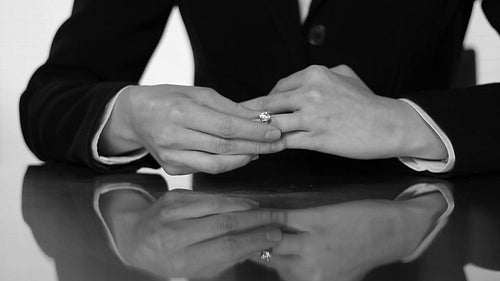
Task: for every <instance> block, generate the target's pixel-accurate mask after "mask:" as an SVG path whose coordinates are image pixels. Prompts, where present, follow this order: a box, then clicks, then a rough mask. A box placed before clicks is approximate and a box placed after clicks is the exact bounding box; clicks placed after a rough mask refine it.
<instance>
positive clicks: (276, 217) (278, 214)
mask: <svg viewBox="0 0 500 281" xmlns="http://www.w3.org/2000/svg"><path fill="white" fill-rule="evenodd" d="M270 218H271V223H274V224H286V223H287V212H286V211H283V210H273V211H271V213H270Z"/></svg>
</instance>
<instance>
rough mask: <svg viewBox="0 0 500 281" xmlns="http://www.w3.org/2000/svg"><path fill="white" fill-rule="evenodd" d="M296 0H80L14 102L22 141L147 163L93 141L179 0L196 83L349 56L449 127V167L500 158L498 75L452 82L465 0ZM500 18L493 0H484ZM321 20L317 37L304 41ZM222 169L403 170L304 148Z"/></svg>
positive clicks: (261, 76)
mask: <svg viewBox="0 0 500 281" xmlns="http://www.w3.org/2000/svg"><path fill="white" fill-rule="evenodd" d="M296 2H297V1H296V0H291V1H290V0H287V1H285V0H254V1H230V0H213V1H198V0H183V1H175V3H174V1H168V0H161V1H159V0H143V1H132V0H120V1H114V0H105V1H97V0H76V1H75V5H74V9H73V12H72V15H71V17H70V18H69V19H68V20H67V21H66V22H65V23H64V24H63V25H62V26H61V28H60V29H59V31H58V32H57V34H56V36H55V38H54V42H53V45H52V48H51V52H50V56H49V58H48V60H47V62H46V63H45V64H43V65H42V66H41V67H40V68H39V69H38V70H37V71H36V72H35V73H34V75H33V77H32V79H31V81H30V83H29V85H28V87H27V89H26V91H25V93H24V94H23V96H22V98H21V102H20V110H21V123H22V128H23V133H24V136H25V139H26V142H27V144H28V145H29V147H30V148H31V149H32V151H33V152H34V153H35V154H36V155H37V156H38V157H39V158H40V159H42V160H46V161H63V162H71V163H81V164H86V165H88V166H90V167H92V168H93V169H95V170H99V171H109V170H112V169H134V168H137V167H138V166H140V165H153V166H154V165H155V163H154V161H153V160H152V158H151V157H146V158H144V159H141V160H140V161H137V162H136V163H132V164H130V165H125V166H118V167H109V166H105V165H102V164H99V163H96V161H94V160H93V159H92V154H91V150H90V143H91V139H92V137H93V135H94V134H95V131H96V129H97V127H98V124H99V122H100V118H101V116H102V113H103V110H104V107H105V105H106V104H107V102H108V101H109V99H110V98H111V97H112V96H114V95H115V94H116V93H117V92H118V91H119V90H120V89H121V88H122V87H124V86H125V85H130V84H137V83H138V81H139V79H140V77H141V75H142V73H143V70H144V68H145V66H146V64H147V62H148V60H149V58H150V56H151V54H152V52H153V51H154V49H155V47H156V45H157V43H158V41H159V39H160V36H161V34H162V32H163V29H164V27H165V24H166V21H167V19H168V16H169V13H170V11H171V9H172V7H173V5H178V6H179V9H180V12H181V15H182V18H183V20H184V22H185V25H186V28H187V31H188V34H189V38H190V40H191V43H192V47H193V53H194V59H195V84H196V85H199V86H205V87H211V88H213V89H215V90H216V91H218V92H219V93H221V94H223V95H225V96H227V97H229V98H231V99H232V100H235V101H244V100H247V99H250V98H254V97H257V96H262V95H266V94H267V93H268V92H269V91H270V89H272V87H273V86H274V85H275V83H276V82H277V81H278V80H279V79H281V78H283V77H286V76H288V75H290V74H292V73H294V72H296V71H298V70H301V69H303V68H305V67H307V66H308V65H311V64H320V65H325V66H327V67H334V66H336V65H339V64H347V65H349V66H351V67H352V68H353V69H354V71H355V72H356V73H357V74H358V75H359V76H360V78H361V79H363V80H364V81H365V82H366V84H367V85H368V86H369V87H370V88H371V89H372V90H373V91H374V92H375V93H376V94H378V95H383V96H388V97H393V98H401V97H405V98H408V99H410V100H412V101H413V102H415V103H417V104H418V105H419V106H421V107H422V108H423V109H424V110H425V111H426V112H427V113H428V114H429V115H430V116H431V117H432V118H433V119H434V120H435V121H436V122H437V124H439V126H440V127H441V128H442V129H443V130H444V132H445V133H446V134H447V135H448V137H449V138H450V139H451V141H452V143H453V146H454V149H455V153H456V159H457V160H456V164H455V168H454V170H453V173H455V174H462V173H475V172H487V171H494V170H499V168H500V166H499V165H497V163H496V162H497V159H498V158H500V150H499V149H498V148H497V144H499V143H500V122H499V121H500V109H499V103H500V102H499V101H500V84H490V85H483V86H477V87H471V88H463V89H451V87H450V85H451V80H452V77H453V72H454V69H455V67H456V62H457V61H458V59H459V56H460V53H461V51H462V41H463V38H464V34H465V31H466V28H467V24H468V21H469V17H470V14H471V9H472V5H473V1H472V0H421V1H397V0H382V1H362V0H355V1H329V0H318V1H313V5H312V7H311V11H310V14H309V16H308V18H307V19H306V21H305V23H304V24H303V25H301V24H300V20H299V13H298V5H297V3H296ZM482 6H483V10H484V11H485V14H486V16H487V17H488V19H489V20H490V22H491V24H492V25H493V26H494V27H495V28H496V30H497V31H498V30H500V4H499V2H498V1H495V0H483V3H482ZM317 24H322V25H324V26H325V28H326V37H325V41H324V44H323V45H321V46H313V45H310V44H309V43H308V31H309V30H310V28H311V27H313V26H315V25H317ZM254 162H255V163H253V164H251V165H250V166H249V167H246V168H242V169H241V170H240V171H235V172H233V173H228V174H227V175H226V176H228V177H229V176H230V175H231V174H232V175H237V176H238V177H239V176H248V175H252V174H254V173H260V172H263V173H265V172H264V170H265V169H267V170H269V169H271V170H272V171H273V172H276V171H278V170H283V171H288V172H290V170H289V169H293V170H297V171H310V172H312V171H315V172H317V173H332V172H335V171H339V170H342V171H350V170H360V169H366V170H371V171H378V170H382V169H385V170H387V169H389V170H392V169H394V170H398V171H403V170H404V171H409V169H408V168H406V167H403V165H402V164H401V163H398V161H397V160H395V159H391V160H377V161H356V160H347V159H344V158H340V157H336V156H330V155H321V154H319V153H313V152H307V151H285V152H282V153H278V154H276V155H266V156H262V157H261V159H260V160H259V161H254Z"/></svg>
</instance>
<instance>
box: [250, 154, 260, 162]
mask: <svg viewBox="0 0 500 281" xmlns="http://www.w3.org/2000/svg"><path fill="white" fill-rule="evenodd" d="M257 159H259V155H258V154H257V155H255V156H254V157H253V158H252V160H251V161H254V160H257Z"/></svg>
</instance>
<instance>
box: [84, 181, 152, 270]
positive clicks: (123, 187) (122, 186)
mask: <svg viewBox="0 0 500 281" xmlns="http://www.w3.org/2000/svg"><path fill="white" fill-rule="evenodd" d="M115 190H133V191H137V192H139V193H141V194H142V195H144V196H145V197H146V198H147V199H148V200H150V201H151V202H154V201H155V199H154V198H153V196H151V194H149V193H148V192H147V191H146V190H144V189H142V188H141V187H138V186H135V185H132V184H130V183H113V184H108V185H105V186H102V187H100V188H98V189H97V190H96V191H95V193H94V201H93V205H94V211H95V212H96V214H97V216H98V217H99V219H100V220H101V223H102V225H103V227H104V231H105V232H106V236H107V237H108V242H109V245H110V247H111V249H112V250H113V252H114V253H115V254H116V256H117V257H118V258H119V259H120V260H121V262H122V263H123V264H125V265H128V266H130V264H129V263H128V262H126V261H125V259H124V258H123V257H122V255H121V253H120V251H119V250H118V246H117V245H116V241H115V238H114V237H113V234H112V233H111V229H109V226H108V224H107V223H106V221H105V220H104V216H103V215H102V212H101V208H100V207H99V199H100V198H101V195H103V194H105V193H108V192H111V191H115Z"/></svg>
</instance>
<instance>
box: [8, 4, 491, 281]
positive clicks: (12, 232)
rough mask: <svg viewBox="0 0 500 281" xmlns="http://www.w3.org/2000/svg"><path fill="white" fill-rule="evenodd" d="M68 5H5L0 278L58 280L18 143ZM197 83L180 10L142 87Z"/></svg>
mask: <svg viewBox="0 0 500 281" xmlns="http://www.w3.org/2000/svg"><path fill="white" fill-rule="evenodd" d="M71 6H72V1H70V0H10V1H8V0H0V167H2V170H0V183H1V185H2V186H1V187H0V214H1V215H2V218H1V219H0V230H1V232H0V255H2V256H1V257H2V261H1V262H0V280H13V281H15V280H57V278H56V277H55V276H56V273H55V269H54V266H53V264H52V262H51V260H50V259H48V258H47V257H45V255H44V254H43V253H42V252H41V250H39V247H38V245H36V243H35V241H34V240H33V239H32V238H31V232H30V230H29V228H28V227H27V225H26V224H25V223H23V220H22V216H21V210H20V202H21V200H20V194H21V189H20V187H21V180H22V176H23V174H24V169H25V167H24V165H25V163H26V162H27V161H28V162H33V163H36V162H37V160H36V158H35V157H34V156H33V155H32V154H31V153H30V152H29V151H28V150H27V148H26V146H25V144H24V143H23V142H21V141H20V140H21V139H22V137H21V133H20V128H19V118H18V101H19V96H20V94H21V93H22V91H23V90H24V88H25V86H26V84H27V82H28V79H29V77H30V76H31V74H32V73H33V71H34V70H35V68H36V67H37V66H39V65H40V64H41V63H43V61H44V60H45V59H46V57H47V54H48V50H49V46H50V42H51V40H52V37H53V36H54V34H55V31H56V30H57V28H58V26H59V25H60V24H61V22H62V21H63V20H64V19H65V18H66V17H68V15H69V13H70V10H71ZM477 8H478V7H477V5H476V9H475V10H474V16H473V20H472V22H471V26H470V28H469V32H468V35H467V39H466V46H472V47H473V48H474V49H475V50H476V52H477V54H478V57H477V63H478V82H479V83H488V82H494V81H500V39H499V37H498V36H497V34H496V33H495V31H493V30H492V29H491V27H490V26H489V25H488V23H487V21H486V20H485V19H484V17H483V15H482V12H481V11H480V9H477ZM192 80H193V62H192V56H191V48H190V46H189V42H188V40H187V37H186V34H185V29H184V26H183V25H182V21H181V19H180V16H179V14H178V12H177V10H175V11H174V13H173V15H172V16H171V18H170V21H169V25H168V29H167V32H166V34H165V35H164V38H163V39H162V42H161V44H160V46H159V47H158V49H157V51H156V53H155V57H154V58H153V59H152V62H151V63H150V65H149V66H148V69H147V72H146V74H145V75H144V77H143V80H142V83H143V84H156V83H173V84H183V85H190V84H192ZM499 94H500V93H499ZM188 181H189V178H187V177H184V178H180V179H179V178H178V179H177V180H175V181H173V182H170V183H171V184H173V185H174V186H182V185H187V184H188ZM5 241H24V242H25V241H31V242H30V243H3V242H5ZM27 268H29V270H26V269H27Z"/></svg>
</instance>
